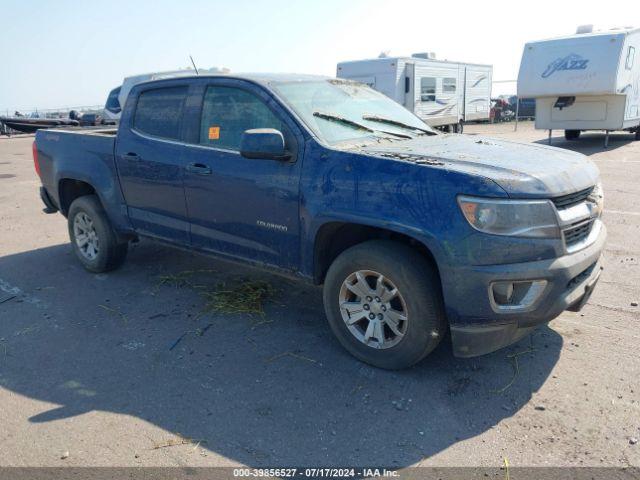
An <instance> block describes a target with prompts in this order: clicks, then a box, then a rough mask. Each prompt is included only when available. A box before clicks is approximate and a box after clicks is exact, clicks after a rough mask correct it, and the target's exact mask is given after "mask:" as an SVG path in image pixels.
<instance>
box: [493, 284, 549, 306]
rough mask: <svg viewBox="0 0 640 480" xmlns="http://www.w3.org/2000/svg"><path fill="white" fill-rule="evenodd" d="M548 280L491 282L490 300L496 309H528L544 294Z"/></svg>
mask: <svg viewBox="0 0 640 480" xmlns="http://www.w3.org/2000/svg"><path fill="white" fill-rule="evenodd" d="M546 286H547V281H546V280H527V281H506V282H494V283H492V284H491V286H490V288H489V290H490V300H491V304H492V306H493V307H494V309H495V310H526V309H528V308H530V307H531V306H532V305H533V304H535V303H536V301H537V300H538V299H539V298H540V297H541V296H542V293H543V292H544V290H545V287H546Z"/></svg>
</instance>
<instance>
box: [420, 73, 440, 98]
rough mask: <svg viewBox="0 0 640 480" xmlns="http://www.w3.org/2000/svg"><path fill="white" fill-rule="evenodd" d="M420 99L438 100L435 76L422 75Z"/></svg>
mask: <svg viewBox="0 0 640 480" xmlns="http://www.w3.org/2000/svg"><path fill="white" fill-rule="evenodd" d="M420 101H422V102H435V101H436V79H435V78H434V77H422V78H421V79H420Z"/></svg>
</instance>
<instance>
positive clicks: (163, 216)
mask: <svg viewBox="0 0 640 480" xmlns="http://www.w3.org/2000/svg"><path fill="white" fill-rule="evenodd" d="M188 93H189V86H188V85H186V84H184V83H182V84H176V83H175V82H174V83H169V84H168V85H166V86H165V85H163V86H161V87H158V86H157V85H156V86H154V87H152V88H151V89H146V90H144V89H143V90H133V98H130V99H129V100H128V101H127V104H126V107H125V109H126V111H125V115H123V120H124V121H125V122H126V123H125V124H124V125H121V126H120V129H119V130H118V136H117V142H116V163H117V167H118V173H119V177H120V185H121V187H122V192H123V194H124V198H125V200H126V203H127V210H128V214H129V218H130V219H131V222H132V224H133V227H134V228H135V229H136V231H138V232H140V233H141V234H146V235H151V236H154V237H159V238H162V239H164V240H168V241H171V242H174V243H179V244H188V243H189V221H188V218H187V206H186V201H185V198H184V165H183V158H182V156H183V153H184V144H183V132H184V116H185V113H184V112H185V105H186V100H187V98H188Z"/></svg>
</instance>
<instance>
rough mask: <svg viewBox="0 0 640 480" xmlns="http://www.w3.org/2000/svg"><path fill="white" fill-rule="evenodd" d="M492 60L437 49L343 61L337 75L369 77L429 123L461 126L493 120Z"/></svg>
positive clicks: (458, 129) (365, 80) (456, 128)
mask: <svg viewBox="0 0 640 480" xmlns="http://www.w3.org/2000/svg"><path fill="white" fill-rule="evenodd" d="M492 74H493V67H492V66H491V65H476V64H470V63H460V62H450V61H447V60H436V59H435V55H434V54H433V53H416V54H414V55H413V56H411V57H386V56H384V55H383V56H381V57H380V58H375V59H371V60H357V61H351V62H341V63H339V64H338V71H337V77H338V78H345V79H350V80H357V81H360V82H362V83H366V84H368V85H369V86H371V87H372V88H374V89H375V90H378V91H379V92H382V93H384V94H385V95H387V96H388V97H390V98H392V99H393V100H395V101H396V102H398V103H399V104H401V105H404V106H405V107H406V108H407V109H408V110H410V111H412V112H413V113H415V114H416V115H417V116H418V117H420V118H421V119H422V120H423V121H424V122H425V123H427V124H428V125H430V126H432V127H439V128H442V129H445V130H447V131H453V132H461V131H462V125H463V123H464V122H467V121H478V120H489V113H490V110H491V80H492V79H491V77H492Z"/></svg>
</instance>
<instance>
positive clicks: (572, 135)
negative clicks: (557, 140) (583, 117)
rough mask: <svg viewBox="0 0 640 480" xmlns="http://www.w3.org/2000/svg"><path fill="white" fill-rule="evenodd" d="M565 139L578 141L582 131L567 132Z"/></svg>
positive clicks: (565, 132)
mask: <svg viewBox="0 0 640 480" xmlns="http://www.w3.org/2000/svg"><path fill="white" fill-rule="evenodd" d="M564 138H566V139H567V140H577V139H578V138H580V130H565V131H564Z"/></svg>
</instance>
